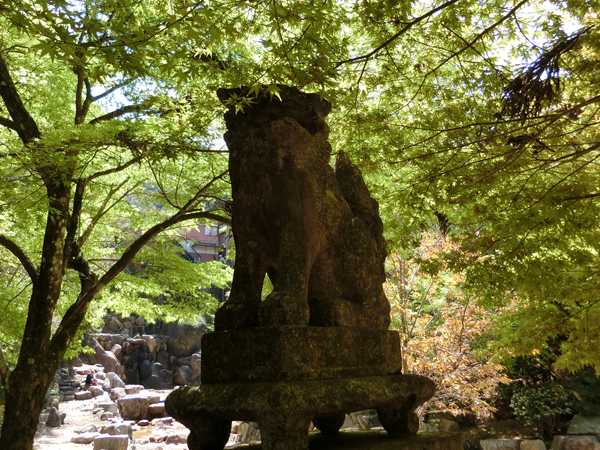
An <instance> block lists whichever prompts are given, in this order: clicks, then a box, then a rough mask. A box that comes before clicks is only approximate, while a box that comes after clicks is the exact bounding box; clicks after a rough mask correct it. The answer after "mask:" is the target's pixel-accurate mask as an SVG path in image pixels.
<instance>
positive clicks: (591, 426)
mask: <svg viewBox="0 0 600 450" xmlns="http://www.w3.org/2000/svg"><path fill="white" fill-rule="evenodd" d="M567 434H577V435H581V434H584V435H589V436H596V438H598V439H599V440H600V417H598V416H584V415H582V414H577V415H576V416H575V417H573V420H571V424H570V425H569V430H568V431H567Z"/></svg>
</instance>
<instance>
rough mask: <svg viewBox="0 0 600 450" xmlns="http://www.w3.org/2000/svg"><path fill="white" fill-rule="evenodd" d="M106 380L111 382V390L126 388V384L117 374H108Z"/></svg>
mask: <svg viewBox="0 0 600 450" xmlns="http://www.w3.org/2000/svg"><path fill="white" fill-rule="evenodd" d="M106 378H107V379H108V381H110V387H111V389H114V388H116V387H121V388H124V387H125V382H124V381H123V380H122V379H121V377H120V376H119V375H118V374H116V373H115V372H108V373H107V374H106Z"/></svg>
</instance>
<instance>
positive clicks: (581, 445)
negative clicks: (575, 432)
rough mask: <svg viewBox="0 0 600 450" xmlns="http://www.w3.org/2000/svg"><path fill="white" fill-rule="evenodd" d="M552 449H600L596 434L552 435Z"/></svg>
mask: <svg viewBox="0 0 600 450" xmlns="http://www.w3.org/2000/svg"><path fill="white" fill-rule="evenodd" d="M552 450H600V442H598V439H597V438H596V436H554V439H552Z"/></svg>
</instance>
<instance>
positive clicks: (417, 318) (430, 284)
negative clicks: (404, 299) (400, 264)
mask: <svg viewBox="0 0 600 450" xmlns="http://www.w3.org/2000/svg"><path fill="white" fill-rule="evenodd" d="M433 280H434V279H433V278H432V279H431V283H429V286H428V287H427V290H426V291H425V294H423V299H422V300H421V304H420V305H419V309H418V311H417V314H416V316H415V321H414V322H413V324H412V327H411V328H410V335H409V336H410V337H412V334H413V331H415V326H417V320H419V315H420V314H421V309H422V308H423V305H424V304H425V300H427V296H428V295H429V290H430V289H431V286H433Z"/></svg>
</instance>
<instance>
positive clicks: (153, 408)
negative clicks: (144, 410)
mask: <svg viewBox="0 0 600 450" xmlns="http://www.w3.org/2000/svg"><path fill="white" fill-rule="evenodd" d="M164 410H165V402H159V403H154V404H152V405H148V412H149V413H150V415H152V416H154V417H156V416H162V414H163V412H164Z"/></svg>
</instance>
